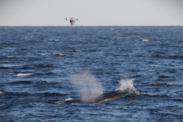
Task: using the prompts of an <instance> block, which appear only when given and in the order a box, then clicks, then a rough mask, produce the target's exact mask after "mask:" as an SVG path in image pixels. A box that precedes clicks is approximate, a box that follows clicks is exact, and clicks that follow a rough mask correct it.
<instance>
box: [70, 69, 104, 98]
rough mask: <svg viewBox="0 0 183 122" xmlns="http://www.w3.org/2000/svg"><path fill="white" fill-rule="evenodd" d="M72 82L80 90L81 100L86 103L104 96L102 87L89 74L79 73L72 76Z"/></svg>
mask: <svg viewBox="0 0 183 122" xmlns="http://www.w3.org/2000/svg"><path fill="white" fill-rule="evenodd" d="M70 78H71V82H72V83H73V84H74V85H75V86H76V87H77V88H78V89H79V92H80V94H81V99H82V100H83V101H85V102H87V101H92V99H93V98H95V97H98V96H99V95H101V94H103V90H102V86H101V84H100V83H99V82H98V81H97V79H96V78H95V77H94V76H93V75H92V74H91V73H90V72H89V71H85V72H77V73H75V74H71V75H70Z"/></svg>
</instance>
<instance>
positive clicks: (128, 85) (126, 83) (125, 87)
mask: <svg viewBox="0 0 183 122" xmlns="http://www.w3.org/2000/svg"><path fill="white" fill-rule="evenodd" d="M133 82H134V79H123V80H121V81H120V83H119V84H120V87H119V88H118V89H116V90H121V91H128V92H129V94H133V93H135V94H138V95H140V93H139V91H137V90H136V89H135V88H134V86H133Z"/></svg>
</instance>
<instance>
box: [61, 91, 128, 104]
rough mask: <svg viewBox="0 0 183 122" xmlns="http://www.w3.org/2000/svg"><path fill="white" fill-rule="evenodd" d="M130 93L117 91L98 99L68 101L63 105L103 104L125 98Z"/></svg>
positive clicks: (104, 94)
mask: <svg viewBox="0 0 183 122" xmlns="http://www.w3.org/2000/svg"><path fill="white" fill-rule="evenodd" d="M128 93H129V92H128V91H121V90H115V91H112V92H109V93H103V94H101V95H99V96H98V97H94V98H89V99H76V100H73V99H68V100H67V99H66V100H64V101H63V103H86V102H92V103H102V102H106V101H110V100H114V99H118V98H121V97H124V96H125V95H128Z"/></svg>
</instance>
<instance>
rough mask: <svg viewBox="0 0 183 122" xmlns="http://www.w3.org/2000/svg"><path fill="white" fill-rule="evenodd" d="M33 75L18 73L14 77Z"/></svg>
mask: <svg viewBox="0 0 183 122" xmlns="http://www.w3.org/2000/svg"><path fill="white" fill-rule="evenodd" d="M32 74H33V73H19V74H16V75H15V76H26V75H32Z"/></svg>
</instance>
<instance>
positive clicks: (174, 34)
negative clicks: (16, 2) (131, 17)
mask: <svg viewBox="0 0 183 122" xmlns="http://www.w3.org/2000/svg"><path fill="white" fill-rule="evenodd" d="M182 30H183V27H182V26H163V27H161V26H150V27H148V26H129V27H128V26H108V27H107V26H106V27H104V26H95V27H86V26H83V27H82V26H73V27H70V26H57V27H56V26H55V27H49V26H48V27H5V26H3V27H2V26H1V27H0V122H64V121H66V122H68V121H74V122H81V121H84V122H89V121H91V122H108V121H109V122H118V121H119V122H183V90H182V88H183V57H182V56H183V55H182V54H183V38H182V34H183V33H182ZM78 71H89V72H90V73H91V74H93V75H94V76H93V77H95V78H96V79H97V81H98V82H99V83H100V84H101V86H102V88H103V92H104V93H106V92H110V91H114V90H115V89H117V88H119V82H120V80H123V79H134V84H133V85H134V87H135V89H137V90H138V91H139V92H140V95H134V94H133V95H132V94H131V95H128V96H125V97H122V98H120V99H116V100H113V101H110V102H105V103H73V104H65V103H62V102H60V101H63V100H64V99H66V98H68V97H72V98H78V97H79V96H80V94H79V92H78V90H79V89H78V88H76V87H75V85H74V84H72V82H71V79H70V78H69V76H70V74H72V73H76V72H78Z"/></svg>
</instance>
